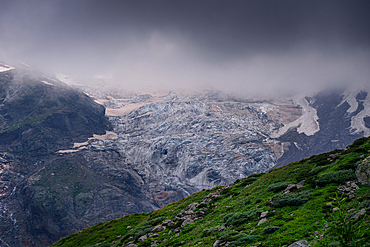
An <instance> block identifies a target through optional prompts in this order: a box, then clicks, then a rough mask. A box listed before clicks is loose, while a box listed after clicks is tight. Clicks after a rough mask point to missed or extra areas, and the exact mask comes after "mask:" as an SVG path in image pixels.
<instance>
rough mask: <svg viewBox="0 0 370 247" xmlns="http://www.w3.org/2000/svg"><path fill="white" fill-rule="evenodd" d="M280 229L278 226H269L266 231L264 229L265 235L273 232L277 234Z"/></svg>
mask: <svg viewBox="0 0 370 247" xmlns="http://www.w3.org/2000/svg"><path fill="white" fill-rule="evenodd" d="M279 228H280V227H278V226H269V227H266V228H265V229H263V231H264V232H265V233H273V232H276V231H277V230H279Z"/></svg>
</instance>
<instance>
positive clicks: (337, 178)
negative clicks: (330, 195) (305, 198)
mask: <svg viewBox="0 0 370 247" xmlns="http://www.w3.org/2000/svg"><path fill="white" fill-rule="evenodd" d="M355 178H356V175H355V172H354V171H353V170H341V171H336V172H329V173H325V174H322V175H319V176H318V179H317V180H316V181H315V182H316V184H318V185H320V186H322V185H325V184H330V183H343V182H345V181H349V180H353V179H355Z"/></svg>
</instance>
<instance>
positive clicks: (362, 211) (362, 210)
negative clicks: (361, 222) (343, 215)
mask: <svg viewBox="0 0 370 247" xmlns="http://www.w3.org/2000/svg"><path fill="white" fill-rule="evenodd" d="M364 214H366V209H364V208H363V209H361V210H360V211H359V212H358V213H357V214H355V215H354V216H352V218H351V219H352V220H357V219H358V217H360V216H361V215H364Z"/></svg>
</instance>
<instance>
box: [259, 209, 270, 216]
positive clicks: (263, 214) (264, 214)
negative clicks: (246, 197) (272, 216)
mask: <svg viewBox="0 0 370 247" xmlns="http://www.w3.org/2000/svg"><path fill="white" fill-rule="evenodd" d="M268 213H269V211H268V210H267V211H265V212H262V213H261V216H260V217H261V218H265V217H266V215H267V214H268Z"/></svg>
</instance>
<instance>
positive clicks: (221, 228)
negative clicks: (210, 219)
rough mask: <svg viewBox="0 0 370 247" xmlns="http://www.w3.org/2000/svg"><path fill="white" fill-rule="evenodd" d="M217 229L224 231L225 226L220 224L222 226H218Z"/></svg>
mask: <svg viewBox="0 0 370 247" xmlns="http://www.w3.org/2000/svg"><path fill="white" fill-rule="evenodd" d="M217 230H218V231H219V232H222V231H225V230H226V226H224V225H222V226H220V227H219V228H218V229H217Z"/></svg>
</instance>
